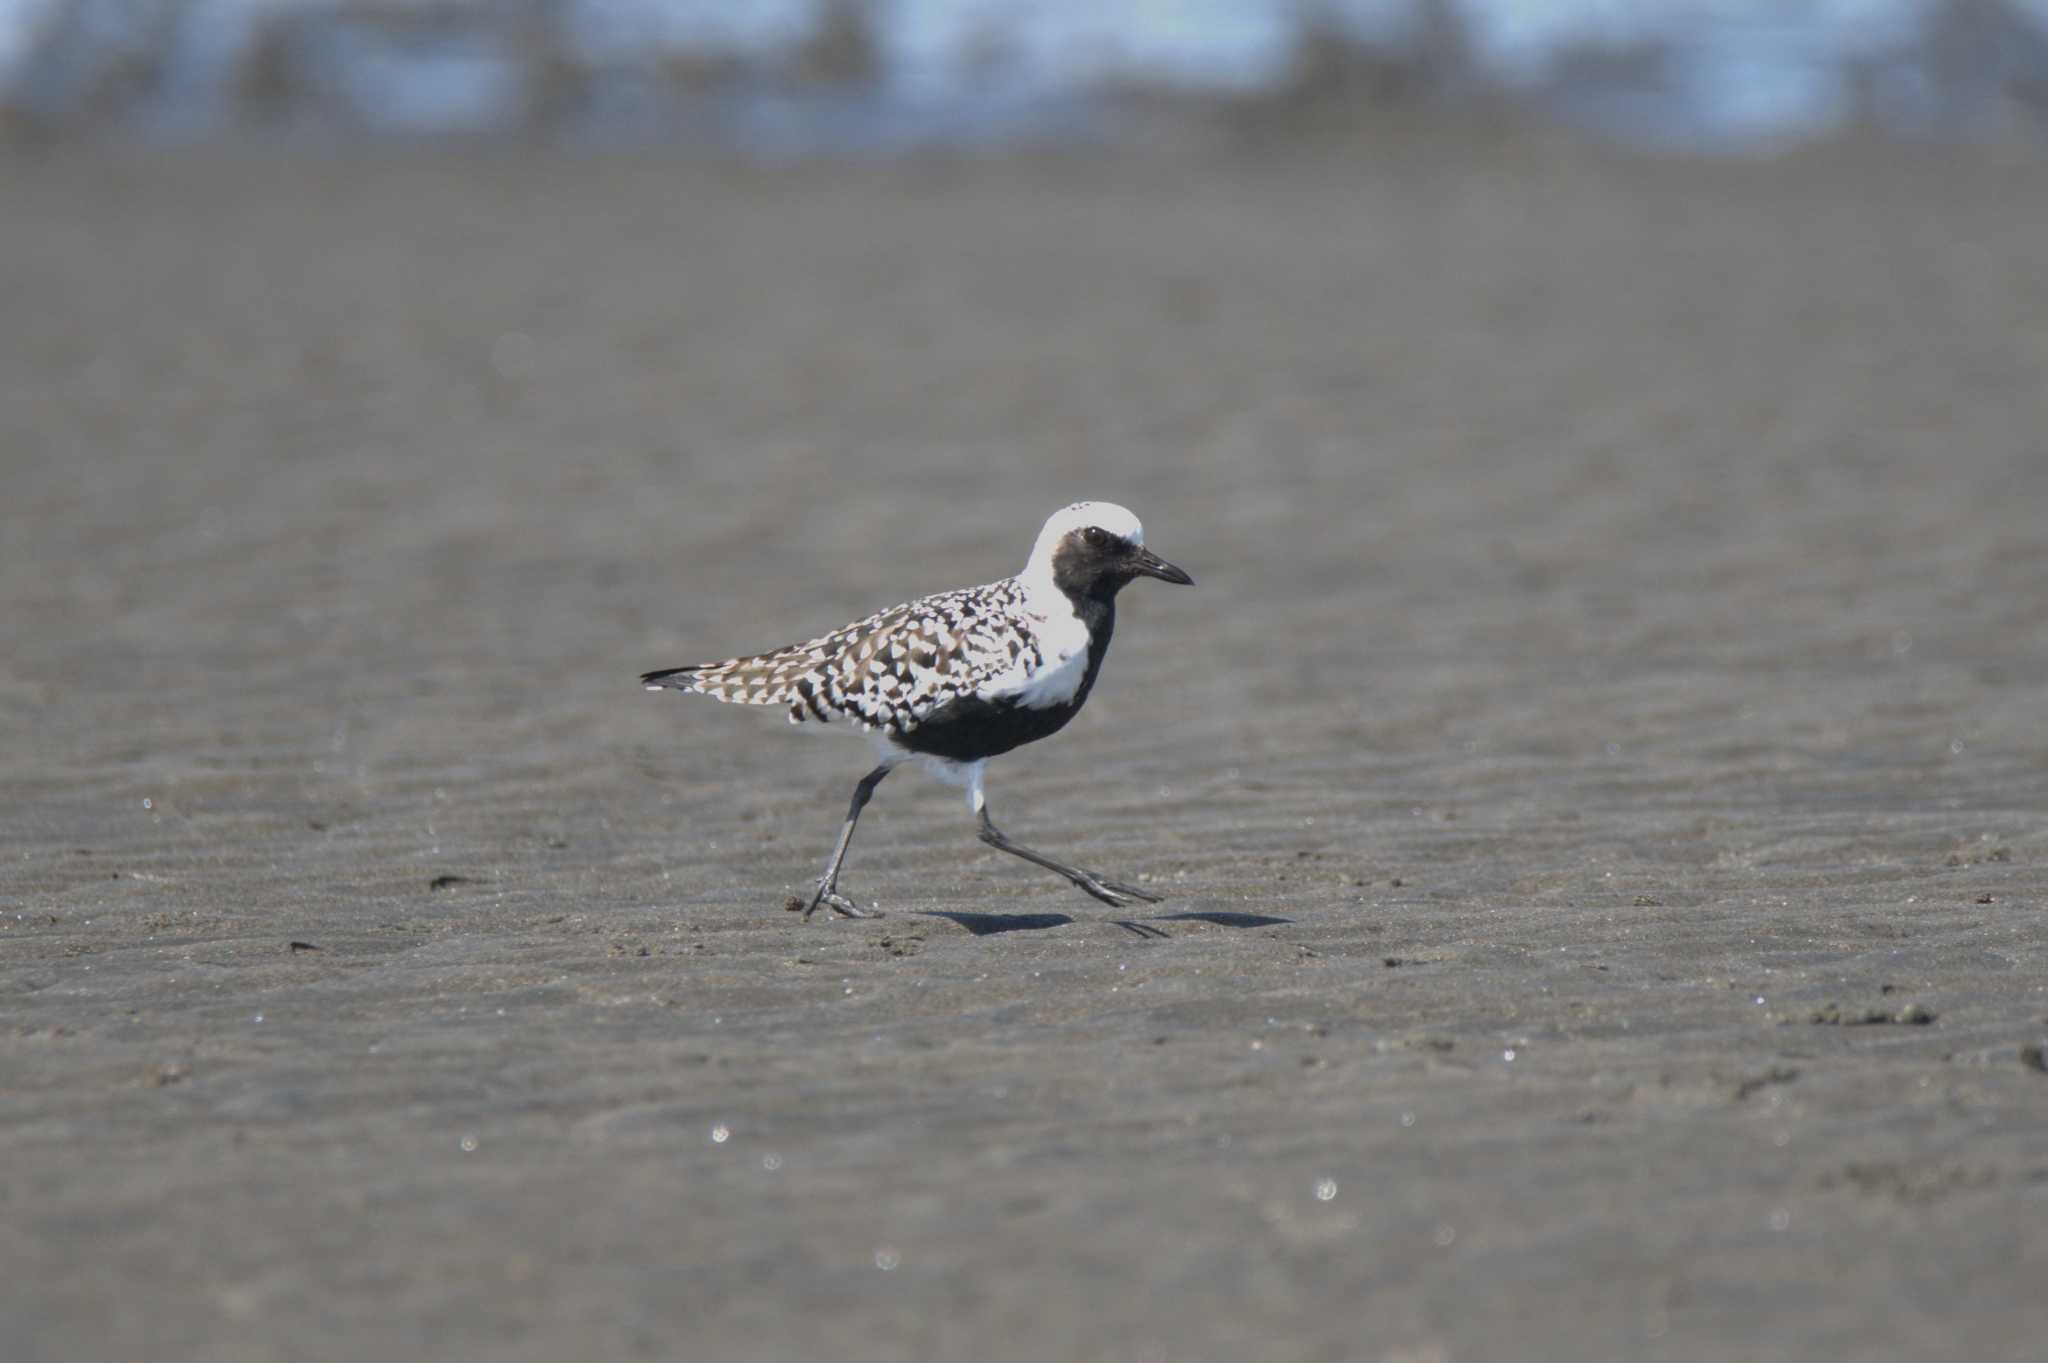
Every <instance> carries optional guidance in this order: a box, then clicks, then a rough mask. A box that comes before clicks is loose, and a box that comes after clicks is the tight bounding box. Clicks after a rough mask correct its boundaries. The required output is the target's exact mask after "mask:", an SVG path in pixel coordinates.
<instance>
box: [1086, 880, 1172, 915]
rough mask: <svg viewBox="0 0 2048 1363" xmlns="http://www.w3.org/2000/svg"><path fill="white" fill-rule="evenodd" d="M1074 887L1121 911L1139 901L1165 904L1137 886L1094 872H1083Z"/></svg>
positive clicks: (1157, 897)
mask: <svg viewBox="0 0 2048 1363" xmlns="http://www.w3.org/2000/svg"><path fill="white" fill-rule="evenodd" d="M1074 886H1075V888H1076V889H1079V890H1082V891H1085V892H1086V893H1088V894H1091V895H1093V896H1095V898H1097V899H1099V900H1101V901H1102V902H1103V903H1105V904H1107V905H1109V906H1110V907H1111V908H1113V909H1120V908H1123V907H1124V906H1125V905H1127V904H1132V903H1136V902H1139V901H1142V902H1144V903H1147V904H1161V903H1164V902H1165V900H1164V899H1163V898H1162V897H1161V896H1159V895H1156V894H1153V893H1152V892H1151V891H1149V890H1141V889H1139V888H1138V887H1137V886H1135V885H1126V884H1124V883H1123V882H1122V881H1121V880H1111V879H1109V878H1108V877H1106V876H1099V875H1097V874H1095V873H1094V872H1093V871H1083V872H1081V873H1080V874H1079V875H1077V876H1075V877H1074Z"/></svg>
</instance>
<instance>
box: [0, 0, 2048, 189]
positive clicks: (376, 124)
mask: <svg viewBox="0 0 2048 1363" xmlns="http://www.w3.org/2000/svg"><path fill="white" fill-rule="evenodd" d="M1197 103H1207V104H1211V105H1214V106H1217V108H1218V109H1219V110H1221V111H1223V112H1226V113H1228V114H1230V115H1233V116H1234V117H1235V118H1236V119H1237V120H1239V121H1250V122H1253V123H1262V124H1266V125H1271V124H1272V123H1273V122H1274V121H1275V120H1280V119H1296V120H1298V119H1300V118H1302V117H1304V116H1310V115H1314V116H1318V117H1320V118H1321V119H1324V120H1327V118H1328V117H1329V116H1330V115H1331V114H1332V113H1333V112H1335V111H1338V110H1342V109H1346V108H1348V109H1350V110H1351V111H1352V112H1354V113H1357V112H1360V111H1370V112H1372V113H1374V114H1375V115H1379V116H1384V115H1386V114H1388V113H1391V112H1402V113H1407V114H1411V115H1416V114H1426V115H1428V116H1431V117H1436V118H1442V117H1450V116H1455V117H1460V118H1465V119H1478V120H1485V121H1491V122H1502V121H1520V120H1527V119H1532V118H1541V119H1547V120H1554V121H1557V122H1561V123H1565V124H1568V125H1571V126H1574V127H1579V128H1585V129H1591V130H1595V131H1597V132H1599V133H1602V134H1605V135H1610V136H1614V137H1617V138H1621V139H1624V140H1626V141H1629V142H1632V143H1637V144H1644V145H1653V146H1659V147H1670V148H1692V149H1698V148H1751V147H1756V146H1760V145H1777V144H1782V143H1785V142H1787V141H1793V140H1798V139H1803V138H1811V137H1816V136H1822V135H1827V134H1840V133H1843V132H1848V131H1855V132H1876V133H1881V134H1884V135H1889V136H1895V137H1900V138H1906V139H1916V140H1926V139H1938V138H1952V137H1957V136H1991V135H2026V136H2032V137H2039V136H2040V135H2041V133H2042V130H2043V128H2044V126H2048V2H2044V0H1663V2H1662V3H1647V4H1642V3H1625V2H1622V0H1124V2H1123V3H1098V2H1097V0H1044V2H1043V3H1031V4H1026V3H1018V2H1017V0H754V2H753V3H745V4H734V3H727V2H726V0H4V3H0V116H4V118H5V119H6V121H7V122H8V124H9V125H11V126H12V127H13V128H14V129H16V130H17V131H23V132H33V133H54V132H57V131H60V130H63V131H70V130H81V129H83V130H91V131H93V132H98V133H103V134H112V133H121V134H130V135H139V136H145V137H150V138H155V139H194V138H204V137H212V136H219V135H222V134H224V133H230V132H237V133H260V134H264V135H280V134H294V135H320V136H327V137H404V136H438V137H448V136H471V137H474V136H517V137H529V138H541V139H546V140H550V141H557V142H568V143H600V144H633V143H648V142H666V141H671V140H675V139H685V140H690V141H696V142H704V143H709V144H712V145H715V146H719V147H724V148H730V149H736V150H740V151H745V152H753V153H765V154H792V153H795V154H801V153H811V152H819V151H835V150H839V151H844V150H861V151H871V152H872V151H891V150H902V149H905V148H911V147H930V146H952V147H976V146H981V147H986V146H991V145H1001V144H1015V143H1019V142H1036V143H1048V142H1050V143H1061V142H1075V141H1099V140H1103V139H1111V138H1116V137H1119V136H1128V135H1131V134H1132V133H1133V132H1134V131H1137V130H1140V129H1144V128H1152V129H1154V130H1156V128H1157V125H1158V123H1159V121H1160V119H1161V117H1162V115H1163V114H1166V113H1168V112H1180V113H1186V112H1188V111H1189V108H1190V106H1191V105H1194V104H1197ZM1291 130H1292V131H1299V130H1300V129H1299V128H1298V127H1295V128H1293V129H1291ZM1323 130H1324V131H1325V132H1327V131H1329V129H1328V128H1327V127H1325V128H1324V129H1323Z"/></svg>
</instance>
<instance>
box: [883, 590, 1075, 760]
mask: <svg viewBox="0 0 2048 1363" xmlns="http://www.w3.org/2000/svg"><path fill="white" fill-rule="evenodd" d="M1075 613H1076V614H1078V615H1079V616H1080V617H1081V619H1082V621H1083V622H1084V623H1085V624H1086V625H1087V626H1088V670H1087V671H1085V672H1083V673H1082V674H1081V684H1080V685H1079V686H1077V687H1075V688H1074V698H1073V699H1072V700H1070V701H1068V702H1066V703H1065V704H1064V705H1046V706H1039V707H1035V708H1034V707H1032V706H1027V705H1019V704H1017V703H1016V702H1014V701H1009V700H988V699H985V698H983V697H981V696H961V697H958V698H957V699H954V700H950V701H947V702H946V703H945V704H944V705H941V706H940V707H939V708H938V709H936V710H934V711H932V712H931V713H930V714H929V715H926V716H925V718H924V720H923V721H922V722H921V723H919V724H918V725H917V727H916V728H914V729H912V730H910V731H909V732H908V733H904V734H898V735H896V741H897V742H898V743H901V744H902V745H903V746H904V747H906V748H908V749H910V750H911V751H912V752H920V753H928V754H930V755H931V756H933V757H945V758H950V759H952V760H953V761H955V762H979V761H981V760H982V759H984V758H989V757H999V756H1001V755H1002V754H1004V753H1006V752H1008V751H1010V750H1011V749H1012V748H1019V747H1022V746H1023V745H1024V744H1026V743H1035V742H1037V741H1038V740H1039V739H1041V738H1047V737H1050V736H1051V735H1053V734H1056V733H1058V732H1059V731H1060V730H1061V729H1064V728H1065V727H1066V726H1067V721H1068V720H1070V719H1072V718H1073V717H1074V716H1075V715H1077V714H1079V713H1080V712H1081V706H1082V704H1083V703H1085V702H1086V701H1087V699H1088V693H1089V692H1090V691H1092V690H1094V689H1095V677H1096V674H1097V673H1099V672H1101V670H1102V658H1103V655H1104V654H1105V653H1107V652H1108V651H1109V636H1110V633H1111V631H1112V630H1114V629H1115V627H1116V606H1115V603H1113V602H1108V601H1087V602H1076V603H1075Z"/></svg>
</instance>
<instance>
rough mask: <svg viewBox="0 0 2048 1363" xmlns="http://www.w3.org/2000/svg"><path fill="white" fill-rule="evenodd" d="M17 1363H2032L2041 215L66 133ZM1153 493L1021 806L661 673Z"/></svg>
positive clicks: (2042, 645) (1497, 160)
mask: <svg viewBox="0 0 2048 1363" xmlns="http://www.w3.org/2000/svg"><path fill="white" fill-rule="evenodd" d="M0 202H4V209H0V296H4V299H5V302H6V315H7V319H8V322H7V325H6V326H5V327H4V328H0V469H4V497H0V535H4V541H0V549H4V570H5V571H4V575H0V619H4V620H5V622H6V637H7V648H6V649H5V652H4V656H0V737H4V742H0V911H4V912H0V1077H4V1083H0V1332H4V1336H5V1340H6V1347H5V1350H4V1352H5V1354H6V1356H7V1357H8V1358H9V1359H10V1360H13V1363H46V1361H54V1360H81V1359H116V1358H144V1357H147V1358H152V1359H168V1360H185V1359H192V1360H198V1359H206V1360H272V1359H275V1360H329V1359H333V1360H356V1359H365V1358H435V1359H459V1360H470V1359H475V1360H484V1359H489V1360H493V1361H494V1363H496V1361H500V1360H529V1359H530V1360H561V1359H605V1358H638V1357H645V1358H682V1359H736V1358H745V1359H790V1358H823V1357H830V1358H840V1359H900V1358H932V1359H967V1358H973V1359H984V1360H1012V1359H1014V1360H1046V1359H1072V1360H1096V1359H1100V1360H1132V1361H1134V1363H1136V1361H1142V1360H1207V1359H1216V1360H1237V1359H1253V1358H1256V1359H1261V1360H1274V1361H1276V1363H1290V1361H1292V1360H1351V1359H1367V1360H1380V1359H1384V1360H1408V1361H1410V1363H1428V1361H1439V1363H1452V1361H1455V1360H1467V1359H1502V1358H1515V1359H1530V1360H1543V1359H1559V1360H1584V1359H1589V1358H1617V1359H1619V1358H1665V1359H1715V1360H1719V1359H1734V1358H1739V1359H1748V1360H1810V1359H1814V1358H1857V1359H1925V1358H1933V1357H1947V1358H1971V1359H2022V1358H2026V1359H2031V1358H2037V1357H2038V1356H2039V1350H2040V1348H2041V1340H2042V1339H2043V1337H2044V1333H2043V1332H2044V1329H2048V1306H2044V1300H2048V1298H2044V1296H2043V1293H2042V1284H2043V1282H2048V1073H2043V1072H2042V1071H2043V1063H2044V1062H2043V1061H2042V1059H2041V1050H2040V1047H2041V1046H2042V1044H2043V1043H2044V1041H2048V921H2044V900H2048V528H2044V526H2048V522H2044V518H2043V512H2044V508H2048V436H2044V432H2048V382H2044V378H2043V376H2044V374H2048V235H2044V234H2043V232H2042V231H2041V224H2042V223H2043V222H2048V169H2044V168H2043V166H2042V165H2041V164H2039V163H2038V162H2025V161H2021V162H2013V161H2007V160H2001V159H1997V158H1993V157H1984V158H1980V159H1974V160H1951V161H1941V160H1936V159H1932V158H1924V157H1923V158H1908V157H1887V156H1882V155H1879V154H1877V153H1874V152H1861V151H1850V150H1842V151H1834V152H1828V153H1816V154H1813V155H1809V156H1804V157H1801V158H1797V159H1794V160H1790V161H1783V162H1777V163H1770V164H1719V165H1714V164H1661V165H1660V164H1649V163H1642V162H1633V161H1628V160H1619V159H1608V158H1603V157H1599V156H1594V155H1590V154H1586V153H1581V152H1575V151H1572V150H1569V149H1561V148H1556V147H1545V146H1537V145H1521V144H1512V145H1509V146H1507V147H1501V148H1494V149H1490V150H1485V151H1480V152H1476V153H1474V152H1466V153H1459V152H1456V151H1455V150H1449V149H1444V148H1437V149H1435V150H1427V149H1425V150H1422V151H1420V152H1417V153H1414V154H1400V155H1396V154H1392V153H1387V154H1381V155H1371V156H1362V157H1360V158H1358V159H1356V160H1347V161H1316V162H1300V163H1289V162H1280V163H1271V164H1263V165H1260V164H1252V163H1250V162H1249V161H1230V160H1206V159H1185V160H1180V161H1177V162H1174V163H1170V164H1168V163H1143V162H1139V161H1136V160H1125V159H1118V158H1115V157H1106V158H1102V159H1089V158H1072V159H1060V158H1053V159H1047V160H1037V161H1017V162H998V163H993V164H989V165H979V166H960V165H940V164H932V165H919V164H898V165H867V166H862V165H845V166H836V167H824V168H819V167H806V168H788V169H781V170H740V169H731V168H718V167H712V166H703V165H690V164H680V163H673V162H668V161H663V160H659V159H652V158H650V159H641V160H635V159H615V160H590V161H573V160H540V161H530V160H520V159H515V158H511V157H490V156H480V155H479V156H457V155H448V156H439V157H436V156H421V157H415V158H409V159H408V158H403V157H394V158H384V159H378V158H355V157H350V156H344V155H328V156H313V157H309V158H302V159H299V160H298V161H296V162H293V161H287V160H285V159H283V158H278V157H270V156H262V155H251V156H248V157H244V158H241V159H234V158H221V159H208V158H203V157H187V158H179V157H163V158H156V159H144V158H141V157H135V158H126V159H123V158H117V157H110V156H88V157H83V158H79V159H64V158H59V157H47V158H40V159H37V158H28V157H24V156H15V157H13V158H11V159H9V160H7V161H5V162H4V163H0ZM1083 496H1094V497H1107V498H1112V499H1116V500H1120V501H1124V502H1126V503H1128V504H1129V505H1131V506H1132V507H1134V508H1135V509H1136V510H1137V511H1138V512H1139V514H1140V515H1142V516H1143V517H1144V518H1145V520H1146V523H1147V527H1148V531H1149V535H1150V538H1151V541H1152V543H1153V544H1154V545H1155V546H1156V547H1157V548H1158V549H1159V550H1160V551H1161V552H1162V553H1164V554H1166V555H1167V556H1168V557H1170V558H1172V559H1174V560H1176V561H1177V562H1180V563H1182V564H1183V565H1184V566H1186V567H1187V568H1188V569H1189V570H1190V571H1191V572H1192V573H1193V574H1194V575H1195V577H1196V579H1197V583H1198V585H1197V586H1196V587H1194V588H1192V589H1180V588H1169V587H1165V586H1163V585H1161V584H1157V583H1139V584H1137V585H1136V586H1134V587H1133V588H1132V589H1131V590H1130V591H1129V592H1128V593H1127V594H1126V595H1125V597H1124V602H1123V607H1124V608H1123V611H1122V614H1121V620H1120V626H1119V633H1118V636H1117V640H1116V644H1115V646H1114V647H1113V648H1112V650H1111V652H1110V655H1109V660H1108V664H1107V667H1106V670H1105V673H1104V677H1103V681H1102V683H1101V685H1100V686H1099V687H1098V688H1097V690H1096V693H1095V696H1094V698H1093V699H1092V700H1091V701H1090V703H1089V706H1088V708H1087V710H1086V711H1085V712H1084V713H1083V714H1082V715H1081V717H1080V718H1079V719H1078V720H1077V721H1076V722H1075V723H1074V724H1073V725H1072V726H1071V727H1070V728H1069V729H1068V730H1067V731H1066V732H1065V733H1063V734H1061V735H1060V736H1058V737H1057V738H1055V739H1053V740H1052V741H1050V742H1047V743H1044V744H1041V745H1039V746H1037V747H1035V748H1031V749H1027V750H1024V751H1021V752H1019V753H1016V754H1014V755H1012V756H1011V757H1009V758H1006V759H1004V760H1002V761H1000V762H998V763H996V764H995V766H994V767H993V769H992V773H991V787H990V790H991V801H992V804H991V807H992V809H993V811H994V813H995V814H996V816H997V818H998V820H999V821H1000V822H1002V823H1003V824H1004V826H1005V827H1006V828H1008V830H1009V831H1010V832H1011V833H1012V834H1014V835H1015V836H1017V837H1018V838H1020V839H1021V840H1023V841H1025V842H1028V843H1031V844H1033V845H1036V846H1039V847H1042V848H1045V849H1047V850H1049V851H1054V852H1059V853H1064V854H1066V855H1068V856H1069V857H1071V858H1073V859H1074V860H1076V861H1079V862H1081V863H1082V864H1084V865H1088V866H1094V867H1099V868H1101V869H1103V870H1105V871H1107V872H1109V873H1111V874H1115V875H1120V876H1123V877H1126V878H1133V877H1148V878H1149V882H1148V883H1150V884H1152V885H1154V886H1156V887H1158V888H1160V889H1161V890H1162V891H1163V892H1165V893H1166V894H1167V895H1168V896H1169V898H1168V901H1167V902H1166V903H1165V904H1163V905H1161V906H1159V908H1158V909H1156V910H1151V909H1148V910H1146V911H1145V912H1142V913H1129V912H1119V911H1114V910H1109V909H1106V908H1104V907H1102V906H1100V905H1097V904H1095V903H1094V902H1093V901H1091V900H1088V899H1086V898H1084V897H1082V896H1080V895H1078V894H1076V893H1075V892H1073V891H1071V890H1070V889H1068V888H1067V887H1066V886H1064V885H1063V884H1061V883H1060V882H1059V881H1057V880H1055V879H1053V878H1051V877H1048V876H1044V875H1041V874H1039V873H1038V872H1036V871H1034V870H1033V869H1032V868H1030V867H1028V866H1025V865H1023V864H1022V863H1019V862H1016V861H1013V860H1011V859H1009V858H1005V857H1001V856H999V855H997V854H995V853H993V852H991V851H988V850H987V849H985V848H983V847H982V846H981V845H980V844H978V843H977V842H976V841H975V840H974V837H973V831H972V824H971V822H970V820H969V817H968V815H967V812H966V809H965V807H964V803H963V802H962V801H961V799H960V796H959V794H958V792H956V791H953V790H950V789H947V788H945V787H942V786H939V785H937V784H936V783H933V782H930V781H929V780H928V779H926V778H924V777H922V776H919V775H916V774H912V773H904V774H901V775H899V776H897V777H896V778H894V779H893V780H891V781H890V782H889V783H887V784H886V785H884V786H883V787H882V789H881V791H880V793H879V795H878V797H877V799H876V802H875V804H874V805H873V806H871V807H870V810H869V812H868V815H867V817H866V820H865V821H864V823H863V825H862V829H861V834H860V837H859V839H858V841H857V842H856V844H855V846H854V852H853V857H852V860H851V863H850V870H849V873H848V877H847V882H846V885H847V888H848V889H849V890H850V891H851V892H852V893H854V894H855V895H856V896H858V897H861V898H862V899H864V900H866V901H868V902H873V903H877V904H879V905H880V906H881V907H882V908H883V909H885V910H886V916H885V917H882V918H878V919H876V920H873V921H871V922H851V921H835V920H831V919H827V918H824V917H820V918H817V919H814V920H812V921H810V922H804V921H802V920H801V919H800V918H799V917H798V916H797V915H795V914H790V913H785V912H784V911H783V909H782V904H783V901H784V899H785V898H786V897H787V896H788V895H789V894H790V893H791V892H792V891H793V890H795V889H797V888H799V887H801V886H802V885H803V884H804V882H805V881H806V880H807V879H808V877H810V876H811V875H813V874H815V872H816V870H817V867H818V864H819V863H820V861H821V860H822V858H823V856H824V853H825V852H826V850H827V848H828V847H829V845H830V842H831V839H832V837H833V835H834V833H835V832H836V830H837V827H838V823H839V820H840V816H841V813H842V811H843V809H844V806H845V801H846V798H847V796H848V794H849V792H850V790H851V787H852V783H853V781H854V780H855V779H856V778H857V777H858V776H859V775H860V774H861V773H862V772H863V771H864V770H865V769H866V758H867V753H866V750H865V749H864V748H863V747H862V746H861V745H859V744H857V743H850V742H848V741H846V740H844V739H829V738H823V737H811V736H809V735H807V734H804V733H800V732H797V731H792V730H790V729H789V727H788V726H787V725H786V724H785V723H784V722H783V721H782V719H781V717H780V715H779V714H777V713H775V712H773V711H747V710H740V709H735V708H728V707H722V706H719V705H716V704H713V703H711V702H709V701H705V700H701V699H699V698H694V697H693V698H684V697H678V696H676V695H672V694H664V695H648V694H645V693H643V692H641V691H640V690H639V689H637V688H636V687H635V685H634V684H633V677H634V674H635V673H637V672H638V671H640V670H642V669H644V668H649V667H655V666H662V665H674V664H677V663H682V662H689V661H698V660H701V659H705V658H711V657H718V656H723V655H725V654H728V653H732V652H738V651H743V650H749V649H755V648H763V647H768V646H772V645H776V644H780V643H785V642H790V641H793V640H796V639H799V638H803V637H808V636H809V635H811V634H814V633H817V632H821V631H823V630H825V629H828V628H831V627H834V626H836V625H838V624H840V623H841V622H843V621H845V620H848V619H851V618H854V617H855V616H857V615H860V614H864V613H866V612H867V611H870V610H873V609H876V608H878V607H880V606H883V605H886V604H889V603H891V602H894V601H898V600H902V599H904V598H906V597H909V596H913V595H917V594H920V593H922V592H925V591H930V590H936V589H939V588H944V587H950V586H957V585H964V584H967V583H972V582H977V581H986V580H989V579H992V578H995V577H999V576H1002V575H1004V574H1006V573H1009V572H1011V571H1014V570H1015V569H1016V568H1017V567H1018V566H1020V564H1021V562H1022V558H1023V555H1024V552H1025V550H1026V548H1027V547H1028V545H1029V543H1030V540H1031V537H1032V535H1033V533H1034V531H1035V529H1036V527H1037V525H1038V523H1039V521H1040V520H1041V519H1042V518H1043V517H1044V516H1045V514H1046V513H1047V512H1049V511H1050V510H1051V509H1053V508H1054V507H1056V506H1059V505H1061V504H1063V503H1065V502H1067V501H1071V500H1074V499H1076V498H1079V497H1083Z"/></svg>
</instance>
